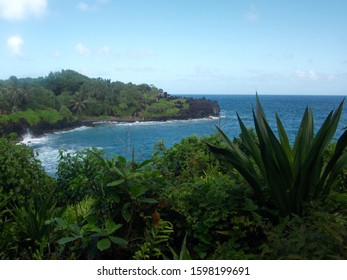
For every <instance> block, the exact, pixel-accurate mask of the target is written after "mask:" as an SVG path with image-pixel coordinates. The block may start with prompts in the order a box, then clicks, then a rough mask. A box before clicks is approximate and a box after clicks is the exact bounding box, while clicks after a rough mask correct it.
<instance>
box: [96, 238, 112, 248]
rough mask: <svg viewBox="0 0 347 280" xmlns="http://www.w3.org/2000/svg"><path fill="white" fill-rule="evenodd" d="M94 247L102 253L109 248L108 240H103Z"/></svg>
mask: <svg viewBox="0 0 347 280" xmlns="http://www.w3.org/2000/svg"><path fill="white" fill-rule="evenodd" d="M96 246H97V247H98V249H99V250H100V251H104V250H107V249H108V248H110V247H111V241H110V239H108V238H103V239H101V240H99V241H98V243H97V244H96Z"/></svg>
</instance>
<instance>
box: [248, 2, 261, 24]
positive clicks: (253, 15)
mask: <svg viewBox="0 0 347 280" xmlns="http://www.w3.org/2000/svg"><path fill="white" fill-rule="evenodd" d="M259 17H260V15H259V13H258V11H257V8H256V6H255V5H254V4H251V7H250V10H249V11H248V12H247V13H246V19H247V20H248V21H257V20H258V19H259Z"/></svg>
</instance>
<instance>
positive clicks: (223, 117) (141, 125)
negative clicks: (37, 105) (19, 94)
mask: <svg viewBox="0 0 347 280" xmlns="http://www.w3.org/2000/svg"><path fill="white" fill-rule="evenodd" d="M186 96H187V97H188V96H189V95H186ZM203 96H204V97H206V98H209V99H212V100H217V101H218V103H219V106H220V108H221V114H220V118H212V119H211V118H207V119H198V120H186V121H167V122H135V123H97V124H95V126H94V127H80V128H77V129H74V130H70V131H63V132H57V133H52V134H46V135H44V136H43V137H40V138H33V137H32V136H31V134H30V133H29V134H28V135H26V137H25V138H24V140H23V143H25V144H27V145H29V146H31V147H32V148H34V150H35V151H36V152H38V154H39V156H38V157H39V159H40V160H41V162H42V164H43V166H44V168H45V170H46V171H47V173H48V174H50V175H52V176H54V174H55V172H56V167H57V156H58V151H59V150H60V149H65V150H67V151H68V152H74V151H77V150H81V149H85V148H90V147H97V148H98V149H104V150H106V151H107V152H110V153H115V154H119V155H122V156H125V157H127V158H131V154H132V149H133V148H134V150H135V157H136V159H137V160H139V161H140V160H143V159H146V158H149V156H150V155H151V154H152V153H153V147H154V145H155V144H156V143H157V142H158V141H161V140H162V141H164V144H165V146H166V147H167V148H170V147H172V146H173V145H174V144H175V143H178V142H180V140H181V139H183V138H184V137H187V136H189V135H193V134H195V135H198V136H204V135H210V134H212V133H214V132H216V128H215V126H216V125H220V126H221V127H222V129H223V130H224V131H225V132H226V133H227V135H228V136H229V137H235V136H238V135H239V133H240V130H239V124H238V121H237V116H236V112H237V113H238V114H239V115H240V116H241V118H242V119H243V121H244V123H245V124H246V126H249V127H254V126H253V116H252V108H253V107H254V106H255V100H256V98H255V95H194V96H193V97H203ZM259 98H260V101H261V103H262V106H263V108H264V111H265V114H266V116H267V119H268V121H269V123H270V125H271V127H272V128H273V129H274V130H275V131H276V128H277V127H276V120H275V113H276V112H277V113H278V115H279V116H280V118H281V120H282V123H283V125H284V127H285V129H286V131H287V133H288V136H289V138H290V140H291V141H292V142H293V141H294V139H295V135H296V132H297V129H298V127H299V124H300V122H301V119H302V116H303V114H304V111H305V108H306V106H308V107H311V108H312V109H313V115H314V120H315V129H316V130H318V129H319V127H320V126H321V124H322V123H323V121H324V119H325V118H326V117H327V115H328V114H329V112H330V111H331V110H335V109H336V108H337V107H338V105H339V103H340V102H341V101H342V100H343V96H296V95H291V96H283V95H281V96H280V95H259ZM346 126H347V105H346V106H345V107H344V110H343V113H342V117H341V120H340V124H339V127H338V131H337V135H336V136H337V137H338V136H339V135H341V134H342V132H343V128H344V127H346Z"/></svg>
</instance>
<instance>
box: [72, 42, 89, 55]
mask: <svg viewBox="0 0 347 280" xmlns="http://www.w3.org/2000/svg"><path fill="white" fill-rule="evenodd" d="M75 50H76V52H77V53H79V54H80V55H83V56H88V55H90V53H91V51H90V49H89V48H87V47H86V46H85V45H83V44H82V43H78V44H77V45H76V46H75Z"/></svg>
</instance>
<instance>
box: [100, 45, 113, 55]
mask: <svg viewBox="0 0 347 280" xmlns="http://www.w3.org/2000/svg"><path fill="white" fill-rule="evenodd" d="M100 53H101V54H102V55H109V54H110V53H111V48H110V47H109V46H103V47H102V48H101V49H100Z"/></svg>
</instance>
